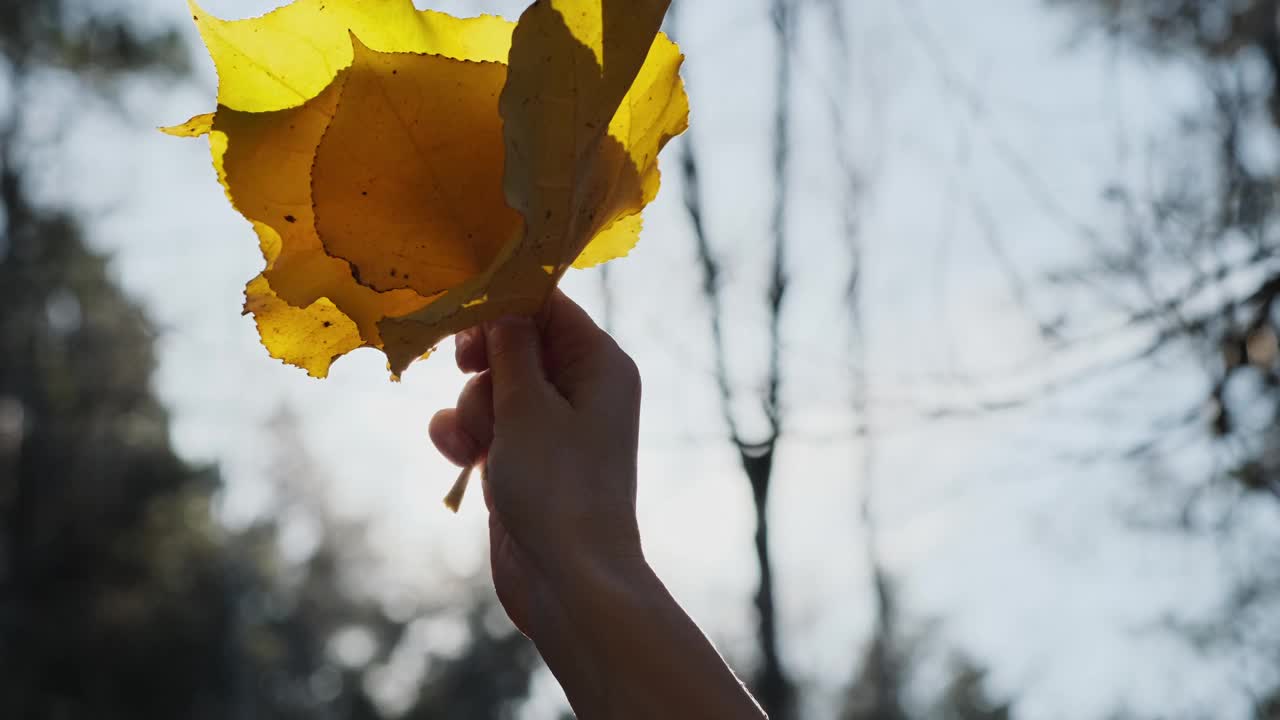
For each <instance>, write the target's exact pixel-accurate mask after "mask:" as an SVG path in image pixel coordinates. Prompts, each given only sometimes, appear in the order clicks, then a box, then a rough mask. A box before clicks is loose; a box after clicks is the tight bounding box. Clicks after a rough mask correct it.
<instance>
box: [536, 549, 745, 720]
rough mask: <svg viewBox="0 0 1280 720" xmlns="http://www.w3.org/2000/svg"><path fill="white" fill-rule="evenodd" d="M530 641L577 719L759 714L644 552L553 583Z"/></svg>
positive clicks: (675, 718) (679, 719)
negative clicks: (643, 557) (641, 558)
mask: <svg viewBox="0 0 1280 720" xmlns="http://www.w3.org/2000/svg"><path fill="white" fill-rule="evenodd" d="M557 585H558V588H557V592H556V593H555V596H556V598H555V601H553V602H551V603H549V604H548V605H549V607H547V608H546V612H544V613H540V615H541V617H540V618H539V619H538V620H537V626H536V627H535V628H534V630H533V633H532V634H533V636H534V641H535V643H536V644H537V645H538V649H539V651H540V652H541V653H542V655H543V658H544V659H545V660H546V661H547V665H548V666H549V667H550V668H551V671H552V672H553V673H554V674H555V675H556V678H557V679H558V680H559V681H560V683H561V686H562V687H563V688H564V690H565V693H566V694H567V695H568V697H569V701H570V702H571V703H572V704H573V707H574V710H575V712H576V713H577V714H578V716H579V717H580V718H583V720H629V719H630V718H646V719H648V718H654V717H663V718H672V719H673V720H685V719H689V720H694V719H698V720H701V719H702V718H708V719H710V718H715V719H717V720H718V719H720V718H745V719H747V720H752V719H759V718H764V713H763V712H761V711H760V709H759V707H758V706H757V705H756V703H755V701H754V700H752V699H751V696H750V694H748V693H747V691H746V689H745V688H743V686H742V683H741V682H740V681H739V680H738V679H737V677H735V676H734V674H733V672H732V671H731V670H730V669H729V667H728V666H727V665H726V664H725V662H724V660H723V658H721V657H720V655H719V653H717V652H716V650H715V648H714V647H712V645H711V643H710V641H708V640H707V638H706V637H705V636H704V635H703V634H702V632H701V631H700V630H699V629H698V627H697V626H696V625H695V624H694V623H693V621H692V620H691V619H690V618H689V616H688V615H687V614H686V613H685V612H684V610H683V609H681V608H680V606H679V604H678V603H676V601H675V599H674V598H672V597H671V595H670V593H669V592H667V589H666V587H665V586H663V584H662V582H661V581H660V580H659V579H658V577H657V575H656V574H654V573H653V571H652V570H651V569H650V568H649V567H648V565H646V564H645V563H644V562H643V561H639V560H637V561H635V562H634V563H624V564H621V565H617V564H612V565H610V566H607V567H606V566H604V565H603V564H601V565H597V566H595V567H588V568H584V569H579V570H576V571H574V572H573V573H571V574H568V575H567V576H566V577H565V578H564V579H563V580H561V581H559V582H557Z"/></svg>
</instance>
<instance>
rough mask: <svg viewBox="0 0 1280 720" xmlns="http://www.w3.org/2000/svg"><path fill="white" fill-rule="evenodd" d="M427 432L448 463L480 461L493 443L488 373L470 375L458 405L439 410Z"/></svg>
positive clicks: (469, 463) (469, 464)
mask: <svg viewBox="0 0 1280 720" xmlns="http://www.w3.org/2000/svg"><path fill="white" fill-rule="evenodd" d="M428 431H429V434H430V435H431V441H432V442H433V443H434V444H435V446H436V448H437V449H438V450H439V451H440V454H441V455H444V456H445V458H447V459H448V460H449V462H452V463H453V464H455V465H457V466H459V467H471V466H473V465H475V464H476V463H478V462H480V461H481V460H482V459H483V458H484V456H485V455H486V454H487V453H488V451H489V445H490V444H491V443H492V442H493V383H492V382H491V379H490V375H489V373H482V374H480V375H477V376H475V377H473V378H471V380H470V381H468V382H467V384H466V386H465V387H464V388H463V389H462V393H461V394H460V395H459V396H458V406H457V407H456V408H448V409H445V410H441V411H440V412H438V413H436V414H435V417H433V418H431V424H430V426H429V428H428Z"/></svg>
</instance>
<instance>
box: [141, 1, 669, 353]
mask: <svg viewBox="0 0 1280 720" xmlns="http://www.w3.org/2000/svg"><path fill="white" fill-rule="evenodd" d="M668 5H669V0H537V1H536V2H534V3H533V4H532V5H531V6H530V7H529V9H528V10H527V11H526V12H525V13H524V15H523V16H522V17H521V20H520V23H519V24H518V25H516V26H513V25H512V24H511V23H509V22H506V21H504V20H500V19H497V18H491V17H482V18H474V19H466V20H461V19H456V18H451V17H449V16H447V15H443V14H440V13H435V12H432V11H418V10H416V9H414V8H413V4H412V2H411V0H295V2H293V3H292V4H290V5H288V6H285V7H283V8H280V9H279V10H276V11H274V12H272V13H269V14H268V15H265V16H263V17H261V18H254V19H250V20H240V21H225V20H220V19H218V18H214V17H212V16H209V15H207V14H205V13H204V12H203V11H202V10H200V8H199V7H198V6H196V5H195V4H194V3H192V4H191V9H192V15H193V17H194V19H195V21H196V24H197V26H198V27H199V30H200V33H201V35H202V37H203V38H204V40H205V43H206V45H207V46H208V48H209V51H210V54H211V55H212V57H213V59H214V64H215V65H216V66H217V69H218V73H219V80H220V82H219V108H218V112H217V113H216V114H215V115H214V116H213V117H212V119H211V120H210V118H209V117H208V116H201V117H198V118H193V119H192V120H191V121H189V122H188V123H186V124H184V125H181V126H177V127H175V128H170V129H167V130H166V132H169V133H170V134H176V135H180V136H188V137H190V136H198V135H201V134H208V135H209V142H210V148H211V152H212V154H213V159H214V166H215V169H216V171H217V174H218V177H219V180H220V181H222V183H223V184H224V186H225V187H226V190H227V194H228V197H229V198H230V199H231V201H232V203H233V204H234V205H235V207H236V208H237V209H238V210H239V211H240V212H241V213H242V214H243V215H244V216H245V217H246V218H248V219H249V220H250V221H252V223H253V225H254V229H255V230H256V232H257V234H258V236H259V241H260V245H261V249H262V252H263V257H264V259H265V260H266V265H267V267H266V269H265V271H264V272H263V274H262V275H261V276H259V277H258V278H255V279H254V280H253V281H252V282H250V283H249V286H248V288H247V289H246V305H245V308H246V311H248V312H252V313H253V314H254V315H255V317H256V320H257V323H258V328H259V331H260V333H261V334H262V337H263V342H264V344H265V345H266V346H267V347H268V349H269V350H270V351H271V353H272V355H273V356H275V357H278V358H281V359H283V360H285V361H286V362H290V363H293V364H296V365H299V366H301V367H303V368H305V369H306V370H307V371H308V372H310V373H311V374H312V375H315V376H317V377H322V376H324V374H326V373H327V372H328V368H329V365H330V364H331V362H332V361H333V359H334V358H336V357H337V356H339V355H341V354H343V353H345V352H349V351H350V350H352V349H355V348H357V347H361V346H374V347H381V348H382V349H383V350H384V352H386V354H387V356H388V360H389V362H390V366H391V369H392V371H393V373H394V374H396V375H398V374H399V373H400V372H401V371H403V370H404V368H405V367H407V366H408V365H409V364H410V363H411V362H413V361H414V360H416V359H418V358H420V357H422V356H423V355H424V354H425V353H426V352H427V351H428V350H429V349H430V348H432V347H434V346H435V345H436V344H437V343H438V342H439V341H440V340H441V339H443V338H445V337H447V336H448V335H450V334H452V333H454V332H457V331H459V330H462V329H465V328H467V327H471V326H473V325H475V324H478V323H480V322H483V321H485V320H489V319H493V318H496V317H499V316H501V315H504V314H510V313H523V314H533V313H535V312H537V310H538V309H539V308H540V307H541V306H542V304H543V303H544V302H545V300H546V298H547V297H548V295H549V294H550V292H551V290H552V289H553V288H554V287H555V284H556V283H557V282H558V281H559V279H560V277H561V275H562V274H563V273H564V272H565V270H566V269H567V268H568V267H570V266H571V265H576V266H579V267H588V266H591V265H595V264H598V263H600V262H605V261H607V260H610V259H612V258H616V257H621V256H623V255H625V254H627V253H628V252H629V251H630V250H631V248H632V247H634V245H635V243H636V240H637V239H638V236H639V232H640V229H641V227H642V224H643V220H642V217H641V211H642V210H643V208H644V206H645V205H646V204H648V203H649V202H651V201H652V200H653V199H654V197H655V196H656V194H657V191H658V185H659V181H660V177H659V173H658V167H657V156H658V152H659V151H660V150H661V149H662V147H663V146H664V145H665V144H666V142H667V141H668V140H669V139H670V138H671V137H673V136H674V135H677V134H679V133H680V132H682V131H683V130H684V129H685V127H686V124H687V120H688V99H687V97H686V96H685V91H684V86H683V84H682V83H681V81H680V77H679V68H680V64H681V62H682V60H683V57H682V56H681V55H680V52H679V49H678V48H677V47H676V46H675V45H674V44H673V43H672V42H671V41H670V40H668V39H667V38H666V37H665V36H662V35H660V34H659V33H658V28H659V26H660V25H661V23H662V19H663V16H664V15H665V13H666V10H667V7H668ZM513 27H514V31H513ZM508 61H509V65H508V64H504V63H508Z"/></svg>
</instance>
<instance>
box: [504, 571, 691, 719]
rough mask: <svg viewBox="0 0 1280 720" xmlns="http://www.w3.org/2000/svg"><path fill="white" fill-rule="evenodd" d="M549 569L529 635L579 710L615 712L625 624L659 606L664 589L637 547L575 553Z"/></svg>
mask: <svg viewBox="0 0 1280 720" xmlns="http://www.w3.org/2000/svg"><path fill="white" fill-rule="evenodd" d="M548 576H549V577H548V579H549V582H548V583H547V585H546V592H545V593H543V594H542V595H541V596H540V597H539V598H538V599H537V600H536V601H535V602H534V603H533V606H532V608H531V609H532V612H531V614H530V627H529V628H528V634H529V637H530V639H531V640H533V643H534V645H535V646H537V648H538V652H539V654H541V655H542V657H543V659H544V660H545V661H546V663H547V667H548V668H550V670H551V672H552V673H553V674H554V675H555V676H556V679H557V680H558V681H559V682H560V684H561V686H562V687H563V688H564V689H565V692H566V694H567V695H568V697H569V699H570V701H571V703H572V705H573V709H574V711H575V713H576V714H577V716H578V717H582V718H610V717H615V715H616V713H615V712H614V711H615V710H616V708H615V707H614V704H615V703H616V702H617V701H618V694H619V692H620V689H619V688H618V687H615V686H614V685H615V684H616V682H617V679H618V678H617V677H616V676H617V675H618V659H619V658H618V657H616V656H617V655H618V653H619V652H620V651H621V652H623V653H624V654H625V647H626V646H627V645H628V643H627V641H626V640H625V639H624V638H623V637H622V636H623V635H625V634H626V630H625V629H624V628H625V627H626V626H628V625H629V624H630V623H632V622H634V621H635V620H636V619H637V616H641V617H642V616H644V615H645V614H647V613H646V610H648V609H652V608H654V607H656V606H657V605H658V604H659V603H660V602H661V597H662V596H663V595H664V594H665V589H664V588H663V586H662V583H661V581H659V580H658V577H657V575H656V574H655V573H654V572H653V570H652V569H651V568H650V567H649V565H648V563H646V562H645V561H644V558H643V557H642V556H640V555H639V554H636V555H634V556H630V555H628V556H608V555H605V554H601V553H595V552H585V553H573V554H572V556H571V557H565V558H563V561H562V562H561V563H559V564H558V567H557V568H556V569H555V571H553V572H548ZM550 578H554V580H550Z"/></svg>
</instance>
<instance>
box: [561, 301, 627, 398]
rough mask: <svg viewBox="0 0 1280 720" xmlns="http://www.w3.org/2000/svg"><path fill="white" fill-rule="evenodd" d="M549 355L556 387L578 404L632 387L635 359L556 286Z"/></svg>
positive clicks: (609, 395)
mask: <svg viewBox="0 0 1280 720" xmlns="http://www.w3.org/2000/svg"><path fill="white" fill-rule="evenodd" d="M545 332H546V346H547V347H546V359H547V367H548V371H549V373H550V375H551V380H552V382H553V383H554V384H555V386H556V389H558V390H559V391H560V394H561V395H563V396H564V397H565V398H566V399H568V400H569V402H570V403H571V404H573V405H574V406H575V407H579V406H582V405H583V404H584V403H586V402H588V401H589V400H591V399H593V398H594V399H599V400H601V401H603V402H613V394H612V393H607V394H605V395H607V397H606V396H602V394H601V392H600V389H601V388H602V387H605V388H608V389H610V390H614V389H619V388H629V387H630V386H632V385H634V384H635V382H633V378H638V375H637V373H636V372H635V363H633V362H632V361H631V358H630V357H628V356H627V354H626V353H625V352H623V351H622V348H620V347H618V344H617V343H616V342H614V340H613V338H612V337H610V336H609V333H607V332H605V331H604V330H603V329H602V328H601V327H600V326H599V325H596V323H595V321H594V320H592V319H591V316H590V315H588V314H587V311H586V310H583V309H582V307H581V306H579V305H578V304H577V303H575V302H574V301H573V300H570V299H569V297H568V296H567V295H565V294H564V293H562V292H560V291H559V290H556V291H555V293H554V294H553V295H552V297H551V300H550V301H549V302H548V303H547V327H546V331H545Z"/></svg>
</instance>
